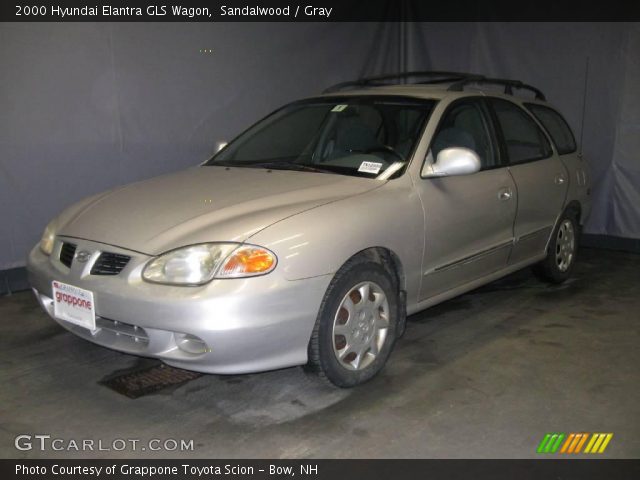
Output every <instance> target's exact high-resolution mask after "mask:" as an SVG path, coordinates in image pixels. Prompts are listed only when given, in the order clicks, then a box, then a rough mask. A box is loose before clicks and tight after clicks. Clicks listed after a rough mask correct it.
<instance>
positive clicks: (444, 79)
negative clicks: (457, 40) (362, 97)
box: [322, 70, 480, 93]
mask: <svg viewBox="0 0 640 480" xmlns="http://www.w3.org/2000/svg"><path fill="white" fill-rule="evenodd" d="M411 77H435V78H432V79H431V80H424V81H422V82H416V83H424V84H427V83H450V82H457V81H461V80H464V79H466V78H468V77H480V75H474V74H471V73H461V72H448V71H438V70H424V71H417V72H399V73H388V74H384V75H376V76H374V77H365V78H360V79H358V80H350V81H348V82H342V83H336V84H335V85H332V86H331V87H329V88H326V89H325V90H324V91H323V92H322V93H333V92H338V91H340V90H344V89H345V88H349V87H365V86H369V87H370V86H383V85H388V83H384V82H385V81H388V80H400V79H405V78H411ZM438 77H441V78H438Z"/></svg>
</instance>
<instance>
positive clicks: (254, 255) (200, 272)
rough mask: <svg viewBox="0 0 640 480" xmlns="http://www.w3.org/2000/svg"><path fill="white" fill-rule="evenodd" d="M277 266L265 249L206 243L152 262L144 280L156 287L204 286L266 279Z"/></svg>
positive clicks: (234, 244)
mask: <svg viewBox="0 0 640 480" xmlns="http://www.w3.org/2000/svg"><path fill="white" fill-rule="evenodd" d="M275 266H276V256H275V255H274V254H273V253H272V252H270V251H269V250H267V249H266V248H262V247H257V246H255V245H239V244H237V243H203V244H200V245H192V246H190V247H183V248H179V249H177V250H172V251H170V252H167V253H165V254H163V255H160V256H159V257H157V258H154V259H153V260H151V261H150V262H149V263H148V264H147V266H146V267H145V268H144V270H143V272H142V278H143V279H145V280H147V281H149V282H155V283H168V284H174V285H202V284H203V283H207V282H209V281H211V280H213V279H214V278H240V277H251V276H255V275H264V274H265V273H269V272H271V271H272V270H273V269H274V268H275Z"/></svg>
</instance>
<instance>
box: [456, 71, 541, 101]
mask: <svg viewBox="0 0 640 480" xmlns="http://www.w3.org/2000/svg"><path fill="white" fill-rule="evenodd" d="M471 83H477V84H489V85H503V86H504V93H505V94H506V95H513V89H514V88H516V89H518V90H529V91H530V92H533V93H534V94H535V96H536V100H543V101H544V100H546V97H545V96H544V93H542V91H540V90H539V89H537V88H536V87H533V86H531V85H528V84H526V83H523V82H521V81H520V80H507V79H505V78H487V77H483V76H481V75H480V76H479V78H463V79H461V80H459V81H456V82H454V83H452V84H451V85H449V88H448V89H447V90H449V91H452V92H461V91H462V90H464V87H465V86H466V85H469V84H471Z"/></svg>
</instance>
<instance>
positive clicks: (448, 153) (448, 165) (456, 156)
mask: <svg viewBox="0 0 640 480" xmlns="http://www.w3.org/2000/svg"><path fill="white" fill-rule="evenodd" d="M430 156H431V153H429V157H430ZM428 160H429V158H427V162H425V165H424V168H423V169H422V176H423V177H424V178H431V177H449V176H454V175H469V174H471V173H476V172H479V171H480V157H478V154H477V153H476V152H474V151H473V150H470V149H468V148H464V147H451V148H445V149H444V150H441V151H440V153H438V158H437V159H436V161H435V163H432V162H429V161H428Z"/></svg>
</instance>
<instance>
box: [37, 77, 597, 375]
mask: <svg viewBox="0 0 640 480" xmlns="http://www.w3.org/2000/svg"><path fill="white" fill-rule="evenodd" d="M410 78H412V79H416V80H420V83H412V84H406V83H404V84H396V83H395V82H396V81H397V80H399V79H404V80H407V79H410ZM515 91H517V92H518V93H520V92H522V94H523V95H519V96H515V95H514V92H515ZM589 194H590V185H589V178H588V173H587V168H586V165H585V162H583V161H582V159H581V156H580V155H579V154H578V152H577V149H576V142H575V140H574V136H573V134H572V132H571V130H570V128H569V126H568V125H567V122H566V121H565V120H564V119H563V117H562V116H561V115H560V114H559V113H558V112H557V110H555V109H554V108H552V107H550V106H549V105H548V104H547V103H546V102H545V100H544V96H543V94H542V93H541V92H540V91H539V90H537V89H536V88H534V87H531V86H529V85H526V84H523V83H521V82H519V81H511V80H499V79H490V78H485V77H483V76H478V75H471V74H458V73H449V72H413V73H407V74H400V75H389V76H381V77H375V78H369V79H364V80H359V81H355V82H348V83H344V84H340V85H337V86H335V87H332V88H331V89H329V90H327V91H326V92H325V93H324V94H323V95H321V96H317V97H314V98H309V99H305V100H302V101H298V102H294V103H291V104H289V105H287V106H285V107H283V108H281V109H279V110H277V111H276V112H274V113H272V114H271V115H269V116H267V117H266V118H264V119H263V120H261V121H259V122H258V123H256V124H255V125H254V126H252V127H251V128H249V129H248V130H246V131H245V132H244V133H242V134H241V135H239V136H238V137H237V138H236V139H235V140H233V141H232V142H230V143H229V144H228V145H227V146H225V147H224V148H223V149H222V150H220V151H219V152H218V153H217V154H216V155H215V156H214V157H213V158H211V159H210V160H208V161H206V162H205V163H203V164H201V165H199V166H196V167H193V168H190V169H187V170H184V171H180V172H177V173H172V174H169V175H164V176H160V177H157V178H152V179H150V180H146V181H142V182H138V183H134V184H131V185H127V186H124V187H119V188H115V189H113V190H110V191H108V192H105V193H101V194H99V195H95V196H93V197H90V198H87V199H85V200H82V201H80V202H79V203H77V204H75V205H73V206H71V207H69V208H67V209H66V210H64V211H63V212H62V213H61V214H60V215H59V216H57V217H56V218H55V219H53V220H52V221H51V223H50V224H49V225H48V226H47V227H46V229H45V231H44V234H43V237H42V240H41V242H40V243H39V244H38V245H37V246H36V247H34V249H33V250H32V251H31V253H30V255H29V259H28V271H29V278H30V282H31V285H32V287H33V290H34V292H35V294H36V296H37V298H38V300H39V302H40V304H41V305H42V307H43V308H44V309H45V310H46V311H47V312H48V313H49V314H50V315H51V316H52V317H53V318H54V319H55V320H56V321H57V322H58V323H59V324H60V325H62V326H63V327H64V328H66V329H68V330H70V331H71V332H73V333H75V334H76V335H78V336H80V337H82V338H85V339H87V340H90V341H92V342H95V343H97V344H99V345H102V346H105V347H109V348H112V349H115V350H118V351H121V352H127V353H130V354H135V355H140V356H147V357H155V358H159V359H161V360H162V361H164V362H166V363H167V364H169V365H172V366H176V367H180V368H185V369H189V370H195V371H200V372H207V373H217V374H237V373H243V372H256V371H264V370H271V369H277V368H283V367H290V366H294V365H305V366H306V367H307V368H308V369H309V370H311V371H314V372H317V373H318V374H320V375H321V376H323V377H325V378H326V379H328V380H329V381H331V382H332V383H333V384H335V385H337V386H339V387H351V386H354V385H358V384H360V383H362V382H365V381H367V380H369V379H370V378H372V377H373V376H374V375H376V374H377V373H378V372H379V371H380V370H381V369H382V368H383V366H384V364H385V362H386V361H387V359H388V358H389V355H390V353H391V351H392V349H393V346H394V343H395V342H396V340H397V339H398V338H399V337H400V335H402V333H403V331H404V328H405V321H406V316H407V315H409V314H412V313H415V312H418V311H420V310H423V309H425V308H427V307H429V306H431V305H434V304H436V303H438V302H442V301H443V300H446V299H448V298H451V297H453V296H456V295H459V294H461V293H463V292H466V291H468V290H471V289H474V288H476V287H478V286H480V285H482V284H485V283H487V282H491V281H493V280H495V279H497V278H499V277H502V276H504V275H507V274H509V273H511V272H513V271H515V270H518V269H521V268H523V267H526V266H529V265H535V267H534V268H535V271H536V272H537V273H538V274H539V275H540V276H541V277H542V278H544V279H546V280H548V281H551V282H562V281H564V280H565V279H567V278H568V277H569V275H570V274H571V271H572V268H573V266H574V263H575V259H576V247H577V239H578V233H579V230H580V225H581V224H582V223H583V222H584V220H585V218H586V216H587V215H588V213H589V209H590V200H589Z"/></svg>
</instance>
